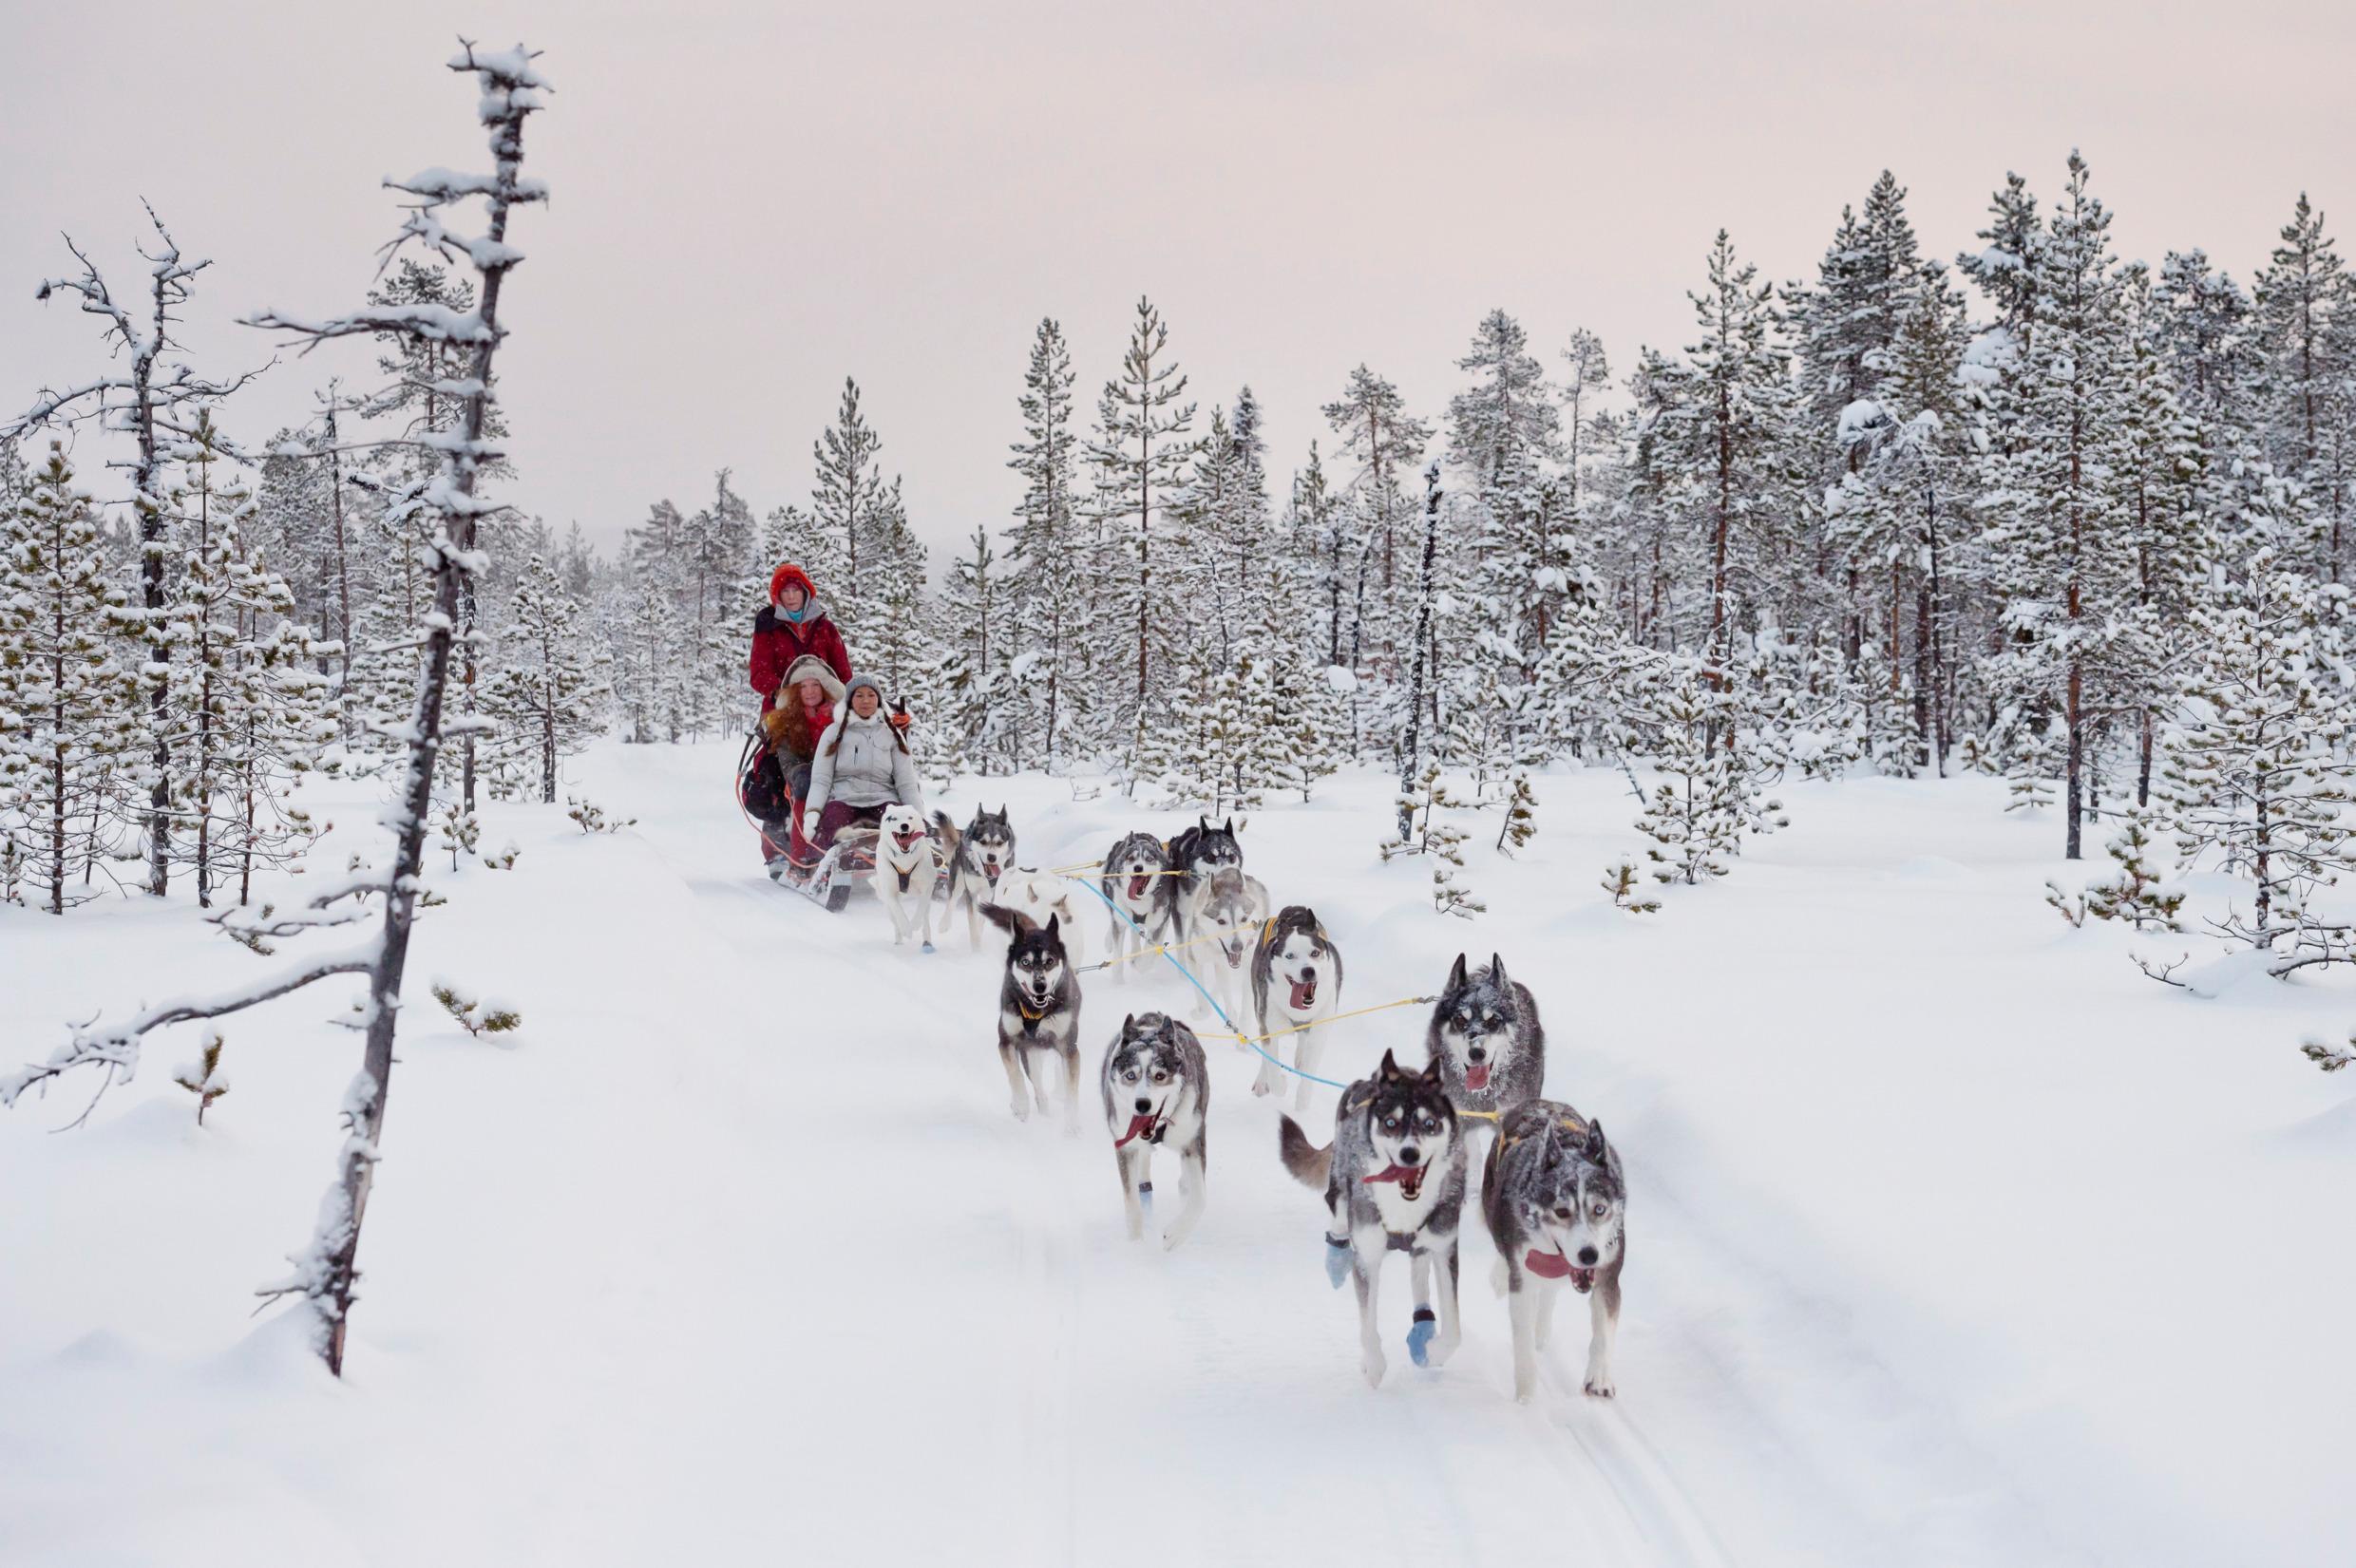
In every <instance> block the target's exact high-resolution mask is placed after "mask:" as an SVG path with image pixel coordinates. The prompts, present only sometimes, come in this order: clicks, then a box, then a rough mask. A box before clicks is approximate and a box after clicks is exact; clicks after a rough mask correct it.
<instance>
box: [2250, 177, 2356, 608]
mask: <svg viewBox="0 0 2356 1568" xmlns="http://www.w3.org/2000/svg"><path fill="white" fill-rule="evenodd" d="M2252 327H2253V329H2254V332H2255V337H2256V347H2257V350H2258V354H2259V375H2260V382H2259V386H2260V398H2261V406H2260V418H2261V420H2262V429H2263V436H2264V441H2265V450H2266V455H2267V457H2268V458H2269V459H2270V460H2271V462H2272V463H2273V464H2274V468H2275V471H2276V472H2278V473H2280V474H2283V475H2285V476H2287V477H2290V478H2293V479H2296V480H2297V481H2299V482H2300V483H2301V484H2302V485H2304V486H2305V487H2306V489H2307V491H2308V494H2309V497H2310V498H2311V500H2312V501H2313V504H2314V507H2315V511H2316V513H2317V515H2318V520H2319V522H2320V523H2321V525H2322V532H2321V536H2320V537H2319V538H2317V539H2316V540H2315V541H2314V544H2313V552H2312V555H2311V557H2310V558H2309V561H2308V562H2306V563H2305V564H2308V565H2309V567H2310V569H2311V570H2313V571H2315V572H2317V573H2318V574H2319V575H2320V576H2323V577H2324V578H2325V579H2326V580H2328V581H2331V582H2338V581H2341V580H2343V579H2344V578H2345V577H2346V576H2347V564H2348V561H2347V557H2348V554H2349V550H2350V546H2351V543H2356V541H2351V540H2350V539H2349V538H2348V533H2349V528H2348V523H2349V511H2350V490H2351V484H2352V482H2356V275H2351V274H2349V273H2348V272H2347V269H2346V266H2345V264H2344V262H2343V260H2342V258H2341V256H2340V253H2339V247H2338V245H2337V244H2336V242H2334V241H2333V239H2332V238H2331V236H2328V235H2327V234H2326V233H2325V232H2324V215H2323V214H2322V213H2321V212H2319V211H2317V210H2316V209H2315V208H2314V207H2313V206H2312V205H2311V204H2310V203H2309V200H2308V198H2307V193H2306V192H2305V191H2302V192H2300V193H2299V199H2298V204H2297V206H2296V207H2295V208H2294V209H2293V210H2292V212H2291V215H2290V222H2288V223H2286V224H2284V225H2283V228H2282V233H2281V236H2280V243H2279V244H2277V245H2276V246H2275V248H2274V251H2273V254H2272V255H2271V257H2270V258H2269V262H2268V265H2267V268H2266V270H2265V271H2264V272H2263V273H2261V274H2258V282H2257V291H2256V311H2255V312H2254V318H2253V320H2252Z"/></svg>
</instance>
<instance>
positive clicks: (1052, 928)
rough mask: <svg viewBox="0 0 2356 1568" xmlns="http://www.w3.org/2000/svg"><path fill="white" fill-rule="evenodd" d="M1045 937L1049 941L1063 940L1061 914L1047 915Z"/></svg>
mask: <svg viewBox="0 0 2356 1568" xmlns="http://www.w3.org/2000/svg"><path fill="white" fill-rule="evenodd" d="M1047 939H1048V940H1049V941H1051V942H1060V941H1062V940H1063V916H1060V915H1050V916H1048V917H1047Z"/></svg>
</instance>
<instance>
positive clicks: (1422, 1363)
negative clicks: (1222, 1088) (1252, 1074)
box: [1277, 1050, 1465, 1386]
mask: <svg viewBox="0 0 2356 1568" xmlns="http://www.w3.org/2000/svg"><path fill="white" fill-rule="evenodd" d="M1456 1128H1457V1122H1456V1110H1455V1107H1454V1105H1450V1104H1449V1103H1448V1091H1447V1090H1446V1088H1445V1087H1443V1086H1442V1085H1441V1083H1440V1074H1439V1068H1438V1067H1425V1068H1424V1069H1423V1070H1422V1071H1421V1072H1408V1071H1406V1070H1404V1069H1403V1068H1401V1067H1399V1065H1398V1063H1397V1060H1396V1059H1395V1058H1394V1057H1393V1056H1392V1054H1391V1052H1389V1051H1387V1050H1386V1051H1384V1052H1383V1053H1382V1066H1381V1067H1378V1068H1376V1069H1375V1075H1374V1076H1373V1077H1372V1078H1361V1079H1359V1081H1358V1082H1357V1083H1355V1084H1352V1085H1351V1086H1349V1087H1348V1088H1346V1089H1344V1090H1343V1091H1342V1094H1341V1104H1340V1105H1339V1106H1338V1107H1337V1108H1336V1109H1335V1111H1334V1141H1333V1142H1332V1143H1330V1144H1328V1145H1326V1146H1325V1147H1324V1148H1317V1147H1314V1146H1313V1145H1312V1144H1311V1143H1309V1139H1308V1135H1307V1134H1305V1133H1303V1132H1302V1130H1301V1124H1299V1123H1297V1122H1295V1121H1294V1120H1293V1119H1292V1118H1291V1117H1289V1116H1287V1117H1284V1118H1283V1119H1282V1120H1281V1122H1280V1123H1279V1124H1278V1126H1277V1147H1278V1149H1279V1151H1280V1152H1281V1153H1282V1154H1283V1160H1284V1168H1285V1169H1286V1170H1288V1171H1290V1172H1292V1173H1293V1176H1294V1178H1295V1179H1296V1180H1298V1181H1301V1182H1302V1184H1303V1185H1304V1186H1311V1187H1322V1188H1323V1189H1324V1192H1325V1210H1326V1216H1327V1219H1326V1226H1325V1244H1326V1246H1327V1247H1328V1248H1330V1249H1332V1250H1331V1251H1330V1252H1329V1254H1328V1256H1329V1258H1331V1257H1339V1256H1340V1252H1341V1249H1342V1248H1344V1247H1346V1248H1348V1249H1349V1257H1350V1276H1351V1278H1352V1279H1353V1280H1354V1281H1355V1282H1356V1283H1357V1285H1358V1334H1359V1369H1360V1370H1363V1371H1364V1372H1365V1374H1366V1381H1367V1383H1368V1384H1370V1385H1374V1386H1379V1385H1380V1384H1381V1382H1382V1373H1383V1369H1384V1367H1385V1363H1384V1361H1383V1358H1382V1341H1381V1338H1380V1337H1379V1335H1378V1333H1377V1332H1376V1327H1375V1288H1376V1286H1377V1285H1378V1284H1379V1283H1380V1282H1381V1277H1382V1257H1383V1254H1384V1253H1386V1252H1394V1251H1397V1252H1404V1253H1406V1254H1407V1255H1408V1258H1409V1260H1410V1273H1411V1275H1412V1276H1413V1278H1414V1281H1415V1287H1416V1317H1415V1324H1414V1326H1413V1327H1412V1328H1410V1329H1409V1331H1408V1333H1407V1349H1408V1353H1409V1354H1411V1355H1412V1356H1414V1357H1415V1361H1416V1366H1418V1367H1426V1366H1429V1367H1437V1366H1440V1365H1442V1364H1443V1363H1445V1362H1446V1361H1447V1360H1448V1358H1449V1357H1450V1356H1451V1355H1453V1354H1454V1352H1455V1349H1456V1346H1457V1343H1458V1342H1459V1341H1460V1340H1461V1339H1462V1338H1463V1337H1464V1336H1463V1331H1462V1326H1461V1325H1460V1324H1459V1323H1458V1322H1457V1320H1456V1227H1457V1224H1458V1222H1459V1221H1460V1220H1461V1219H1463V1216H1464V1175H1465V1153H1464V1140H1463V1139H1461V1138H1459V1137H1458V1136H1457V1135H1456ZM1435 1269H1436V1270H1437V1271H1438V1272H1439V1274H1440V1276H1441V1277H1440V1282H1439V1303H1440V1311H1439V1315H1438V1327H1439V1334H1438V1342H1437V1343H1436V1344H1435V1343H1434V1342H1433V1334H1432V1329H1431V1327H1430V1325H1431V1324H1432V1322H1433V1313H1432V1275H1433V1273H1434V1271H1435ZM1334 1283H1335V1284H1337V1285H1339V1284H1340V1283H1341V1280H1340V1276H1339V1275H1337V1276H1336V1277H1335V1280H1334Z"/></svg>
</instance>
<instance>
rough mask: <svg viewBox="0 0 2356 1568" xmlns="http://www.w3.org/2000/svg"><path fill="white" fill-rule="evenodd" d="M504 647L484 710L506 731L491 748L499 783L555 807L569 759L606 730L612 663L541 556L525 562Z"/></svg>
mask: <svg viewBox="0 0 2356 1568" xmlns="http://www.w3.org/2000/svg"><path fill="white" fill-rule="evenodd" d="M498 647H499V659H500V662H499V667H498V669H497V670H496V671H494V672H493V673H492V675H491V678H490V681H489V683H488V685H487V687H486V689H485V697H484V705H483V706H484V709H485V712H486V713H487V714H489V716H490V717H491V718H492V719H493V720H494V721H495V722H496V723H497V724H498V726H499V728H498V729H497V731H496V732H495V733H494V734H493V736H492V738H491V740H490V742H489V743H488V745H487V746H486V747H485V749H486V751H487V752H488V753H489V754H490V756H491V757H492V758H493V759H494V762H495V765H496V767H497V770H498V776H499V777H501V778H503V779H513V780H514V781H516V782H517V783H519V784H521V785H522V787H523V790H524V791H527V792H529V793H531V794H533V795H534V796H536V797H537V798H538V799H539V800H540V801H541V802H542V803H544V804H548V805H554V804H555V803H556V799H557V779H558V774H559V771H560V769H561V767H562V765H563V763H564V759H565V758H567V757H570V756H573V755H576V754H577V753H579V752H580V750H581V748H582V747H584V746H587V745H588V744H589V740H590V738H591V737H592V736H593V735H595V734H596V733H597V732H598V730H599V728H601V727H602V719H603V713H604V708H605V704H606V702H607V700H608V699H609V698H610V697H611V696H612V695H613V689H612V684H611V681H610V679H609V678H608V674H607V671H608V670H609V669H610V668H611V665H612V659H611V658H610V656H608V655H606V654H605V653H604V652H603V651H602V650H600V649H597V648H596V647H595V645H594V642H593V640H592V639H591V638H590V637H589V636H588V635H587V633H586V630H585V628H584V626H583V624H582V618H581V612H580V605H579V604H578V603H577V602H575V600H574V598H573V595H571V594H569V593H567V592H566V591H565V588H564V584H563V582H562V581H561V580H560V579H559V577H558V576H557V573H556V569H555V568H554V567H552V566H550V565H549V564H548V562H547V561H546V560H544V559H543V558H542V557H540V556H538V555H533V556H531V557H527V558H526V559H525V561H524V564H523V576H522V579H521V580H520V581H519V582H518V583H517V584H516V591H515V594H514V596H513V597H511V598H510V599H509V600H508V601H507V621H506V625H505V626H504V627H503V628H502V629H501V631H500V634H499V643H498Z"/></svg>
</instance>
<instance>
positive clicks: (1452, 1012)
mask: <svg viewBox="0 0 2356 1568" xmlns="http://www.w3.org/2000/svg"><path fill="white" fill-rule="evenodd" d="M1424 1044H1425V1045H1426V1046H1427V1047H1428V1048H1430V1050H1431V1053H1432V1060H1433V1061H1434V1062H1435V1063H1437V1064H1438V1065H1439V1069H1440V1076H1441V1078H1442V1079H1443V1080H1445V1081H1446V1083H1447V1085H1448V1098H1449V1099H1450V1100H1452V1101H1454V1103H1455V1106H1456V1110H1457V1112H1458V1113H1459V1114H1460V1115H1464V1116H1467V1117H1469V1118H1471V1119H1472V1120H1473V1121H1474V1122H1475V1123H1476V1124H1479V1123H1488V1122H1492V1121H1493V1120H1494V1119H1495V1118H1498V1117H1501V1116H1503V1114H1504V1113H1505V1112H1507V1111H1510V1110H1511V1109H1513V1107H1514V1106H1516V1105H1522V1104H1524V1103H1525V1102H1528V1101H1530V1100H1535V1099H1536V1098H1537V1097H1538V1096H1539V1095H1541V1094H1543V1093H1545V1092H1546V1030H1544V1029H1543V1028H1541V1027H1540V1026H1539V1023H1538V1003H1537V1000H1536V998H1534V997H1532V996H1531V995H1530V988H1529V987H1528V986H1526V985H1523V984H1522V983H1521V982H1520V981H1518V980H1514V979H1512V978H1511V977H1509V976H1508V975H1507V973H1506V972H1505V960H1504V959H1503V958H1500V957H1497V956H1496V955H1494V954H1492V955H1491V957H1490V960H1489V964H1488V967H1486V968H1484V969H1476V970H1474V971H1473V973H1471V974H1467V973H1465V969H1464V954H1461V953H1459V954H1456V967H1455V968H1454V969H1452V970H1450V971H1449V972H1448V984H1447V985H1445V986H1443V987H1441V988H1440V996H1439V1000H1438V1001H1437V1002H1435V1004H1433V1008H1432V1022H1431V1025H1430V1027H1429V1028H1428V1029H1427V1030H1425V1031H1424ZM1492 1130H1493V1129H1492Z"/></svg>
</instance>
